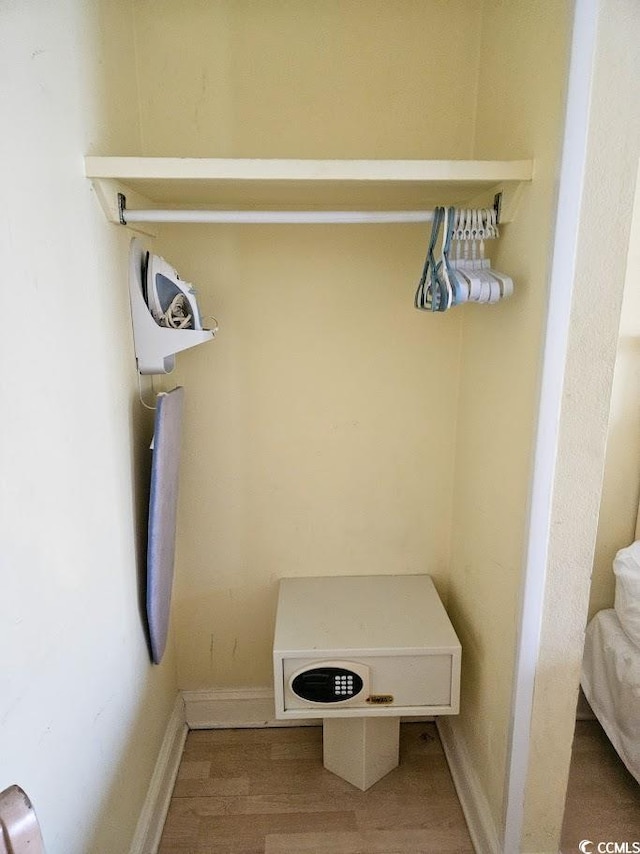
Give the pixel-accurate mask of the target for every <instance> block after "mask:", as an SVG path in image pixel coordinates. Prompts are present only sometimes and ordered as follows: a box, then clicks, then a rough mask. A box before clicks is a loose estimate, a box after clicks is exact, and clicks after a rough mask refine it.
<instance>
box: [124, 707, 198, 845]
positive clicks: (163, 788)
mask: <svg viewBox="0 0 640 854" xmlns="http://www.w3.org/2000/svg"><path fill="white" fill-rule="evenodd" d="M186 737H187V723H186V721H185V715H184V702H183V700H182V697H181V696H180V695H178V696H177V697H176V702H175V705H174V707H173V712H172V713H171V717H170V718H169V720H168V722H167V728H166V730H165V734H164V738H163V740H162V745H161V747H160V752H159V754H158V759H157V761H156V766H155V768H154V771H153V774H152V776H151V782H150V783H149V790H148V792H147V797H146V798H145V802H144V805H143V807H142V811H141V813H140V818H139V819H138V825H137V827H136V832H135V834H134V837H133V842H132V843H131V849H130V854H155V852H156V851H157V850H158V845H159V844H160V837H161V836H162V829H163V827H164V822H165V819H166V817H167V811H168V809H169V802H170V800H171V793H172V792H173V785H174V783H175V780H176V776H177V774H178V766H179V765H180V759H181V758H182V751H183V749H184V742H185V739H186Z"/></svg>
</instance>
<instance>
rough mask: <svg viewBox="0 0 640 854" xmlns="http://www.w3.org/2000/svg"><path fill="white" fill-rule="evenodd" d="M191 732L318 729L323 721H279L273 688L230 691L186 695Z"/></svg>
mask: <svg viewBox="0 0 640 854" xmlns="http://www.w3.org/2000/svg"><path fill="white" fill-rule="evenodd" d="M182 697H183V699H184V708H185V717H186V720H187V724H188V725H189V729H241V728H243V727H245V728H248V727H252V728H255V727H282V726H319V725H320V724H321V723H322V721H321V720H320V718H309V719H307V720H287V721H278V720H276V710H275V705H274V699H273V690H272V689H271V688H228V689H219V690H216V689H213V690H206V691H183V692H182Z"/></svg>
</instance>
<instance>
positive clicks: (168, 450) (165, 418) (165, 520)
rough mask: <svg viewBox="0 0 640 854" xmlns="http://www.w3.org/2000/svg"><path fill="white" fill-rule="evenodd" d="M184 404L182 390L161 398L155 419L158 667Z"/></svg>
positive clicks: (154, 636)
mask: <svg viewBox="0 0 640 854" xmlns="http://www.w3.org/2000/svg"><path fill="white" fill-rule="evenodd" d="M183 402H184V389H183V388H181V387H178V388H176V389H174V390H173V391H170V392H168V393H166V394H159V395H158V398H157V406H156V415H155V432H154V441H153V459H152V463H151V494H150V496H149V531H148V541H147V620H148V624H149V636H150V641H151V658H152V660H153V663H154V664H160V661H161V660H162V656H163V654H164V649H165V646H166V643H167V633H168V631H169V611H170V607H171V588H172V586H173V564H174V558H175V545H176V511H177V504H178V475H179V464H180V438H181V433H182V408H183Z"/></svg>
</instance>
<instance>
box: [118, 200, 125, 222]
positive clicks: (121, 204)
mask: <svg viewBox="0 0 640 854" xmlns="http://www.w3.org/2000/svg"><path fill="white" fill-rule="evenodd" d="M126 210H127V197H126V196H125V194H124V193H118V219H119V220H120V225H126V224H127V220H126V219H125V216H124V215H125V212H126Z"/></svg>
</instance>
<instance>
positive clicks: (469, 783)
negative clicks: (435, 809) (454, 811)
mask: <svg viewBox="0 0 640 854" xmlns="http://www.w3.org/2000/svg"><path fill="white" fill-rule="evenodd" d="M437 726H438V733H439V735H440V741H441V742H442V746H443V748H444V752H445V756H446V757H447V762H448V763H449V770H450V771H451V776H452V778H453V784H454V786H455V787H456V792H457V793H458V799H459V801H460V805H461V807H462V811H463V813H464V817H465V819H466V822H467V827H468V828H469V834H470V835H471V841H472V842H473V847H474V848H475V850H476V854H501V852H502V848H501V845H500V843H499V841H498V833H497V831H496V827H495V823H494V821H493V817H492V815H491V811H490V809H489V804H488V803H487V799H486V798H485V796H484V793H483V791H482V787H481V786H480V783H479V781H478V778H477V776H476V773H475V770H474V768H473V765H472V764H471V760H470V758H469V752H468V750H467V747H466V743H465V741H464V739H463V737H462V735H461V733H460V732H459V731H458V730H459V728H458V727H456V726H455V724H454V723H453V722H452V721H451V719H450V718H446V717H439V718H438V719H437Z"/></svg>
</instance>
